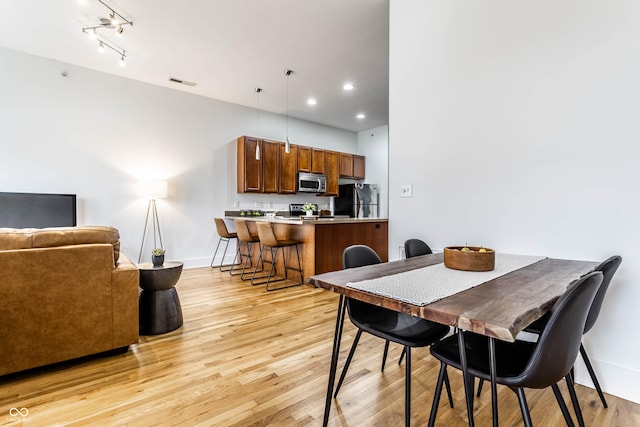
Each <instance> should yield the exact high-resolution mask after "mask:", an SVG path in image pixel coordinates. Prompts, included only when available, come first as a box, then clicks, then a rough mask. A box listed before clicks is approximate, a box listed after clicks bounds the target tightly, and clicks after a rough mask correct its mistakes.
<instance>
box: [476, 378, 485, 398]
mask: <svg viewBox="0 0 640 427" xmlns="http://www.w3.org/2000/svg"><path fill="white" fill-rule="evenodd" d="M483 384H484V380H483V379H482V378H480V381H479V382H478V392H477V393H476V397H480V393H482V385H483Z"/></svg>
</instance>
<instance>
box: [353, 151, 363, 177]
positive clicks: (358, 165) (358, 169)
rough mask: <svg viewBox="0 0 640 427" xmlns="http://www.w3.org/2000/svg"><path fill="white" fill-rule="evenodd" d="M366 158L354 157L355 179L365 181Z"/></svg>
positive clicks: (355, 155)
mask: <svg viewBox="0 0 640 427" xmlns="http://www.w3.org/2000/svg"><path fill="white" fill-rule="evenodd" d="M364 176H365V175H364V156H359V155H357V154H354V155H353V178H354V179H364Z"/></svg>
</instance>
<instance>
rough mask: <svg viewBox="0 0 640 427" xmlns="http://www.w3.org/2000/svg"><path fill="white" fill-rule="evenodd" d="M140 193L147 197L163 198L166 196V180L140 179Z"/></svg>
mask: <svg viewBox="0 0 640 427" xmlns="http://www.w3.org/2000/svg"><path fill="white" fill-rule="evenodd" d="M140 193H141V195H142V196H144V197H146V198H148V199H165V198H166V197H167V181H159V180H149V181H141V182H140Z"/></svg>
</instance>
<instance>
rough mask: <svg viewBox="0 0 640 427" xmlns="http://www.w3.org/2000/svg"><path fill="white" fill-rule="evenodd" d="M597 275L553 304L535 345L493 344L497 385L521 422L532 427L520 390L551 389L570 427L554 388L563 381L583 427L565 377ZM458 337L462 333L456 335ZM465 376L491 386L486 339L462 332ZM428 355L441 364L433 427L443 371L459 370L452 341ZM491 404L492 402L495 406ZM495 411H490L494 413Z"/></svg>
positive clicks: (573, 286) (599, 278)
mask: <svg viewBox="0 0 640 427" xmlns="http://www.w3.org/2000/svg"><path fill="white" fill-rule="evenodd" d="M602 278H603V275H602V273H601V272H593V273H589V274H587V275H584V276H583V277H581V278H580V279H579V280H577V281H576V282H575V283H573V284H571V286H569V288H568V290H567V291H566V292H565V293H564V294H563V295H562V296H560V298H559V299H558V301H557V302H556V303H555V304H554V306H553V308H552V310H551V314H550V316H549V321H548V322H547V325H546V327H545V328H544V330H543V331H542V334H541V335H540V338H539V339H538V341H537V342H536V343H531V342H527V341H518V340H516V341H515V342H513V343H508V342H504V341H499V340H494V342H495V360H496V383H497V384H503V385H506V386H509V387H510V388H511V389H512V390H514V391H515V392H516V393H517V395H518V401H519V402H520V409H521V412H522V418H523V420H524V422H525V425H526V426H530V425H531V418H530V415H529V409H528V407H527V403H526V398H525V395H524V388H546V387H549V386H551V387H552V388H553V392H554V394H555V396H556V399H557V401H558V404H559V405H560V409H561V410H562V414H563V415H564V417H565V420H566V421H567V424H569V425H572V422H571V418H570V416H569V413H568V411H567V408H566V405H565V403H564V400H563V399H562V395H561V394H560V391H559V389H558V385H557V382H558V381H559V380H561V379H562V377H564V378H565V380H566V381H567V386H568V389H569V393H570V395H571V401H572V403H573V407H574V410H575V412H576V416H577V418H578V423H579V424H580V425H581V426H583V425H584V421H583V420H582V413H581V411H580V405H579V403H578V401H577V398H576V396H575V390H574V388H573V379H572V378H571V375H570V371H571V368H572V367H573V362H574V361H575V359H576V356H577V355H578V349H579V347H580V340H581V338H582V331H583V329H584V325H585V322H586V320H587V315H588V312H589V308H590V307H591V304H592V302H593V299H594V297H595V295H596V292H597V291H598V288H599V287H600V284H601V283H602ZM459 333H462V332H459ZM464 338H465V354H466V359H467V366H468V374H469V375H470V376H472V377H478V378H481V379H483V380H485V381H491V370H490V366H491V365H490V359H489V338H488V337H485V336H481V335H476V334H471V333H468V332H464ZM430 350H431V354H432V355H433V356H434V357H435V358H436V359H438V360H440V362H441V367H440V375H439V376H438V384H437V386H436V394H435V396H434V400H433V405H432V407H431V417H430V420H429V424H430V425H433V424H434V422H435V414H436V412H437V408H438V405H437V403H438V401H439V400H440V391H439V390H441V389H442V382H443V380H444V377H443V372H446V371H445V367H446V365H449V366H453V367H455V368H458V369H462V364H461V362H460V352H459V344H458V339H457V337H448V338H445V339H443V340H441V341H439V342H436V343H435V344H433V345H432V346H431V349H430ZM495 404H496V402H494V405H495ZM494 409H495V408H494Z"/></svg>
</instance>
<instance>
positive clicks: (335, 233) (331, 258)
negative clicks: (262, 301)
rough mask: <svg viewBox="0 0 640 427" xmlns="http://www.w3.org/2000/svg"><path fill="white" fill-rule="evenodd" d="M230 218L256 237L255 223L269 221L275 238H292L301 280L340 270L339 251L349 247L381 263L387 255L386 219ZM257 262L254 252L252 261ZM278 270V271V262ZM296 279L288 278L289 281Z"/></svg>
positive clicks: (290, 260) (289, 260)
mask: <svg viewBox="0 0 640 427" xmlns="http://www.w3.org/2000/svg"><path fill="white" fill-rule="evenodd" d="M234 219H240V220H245V221H247V226H248V227H249V231H250V232H251V233H255V234H257V228H256V224H255V223H256V222H257V221H268V222H271V224H272V226H273V230H274V232H275V234H276V237H277V238H278V239H293V240H297V241H299V242H301V244H300V246H299V250H300V256H301V258H302V259H301V262H302V271H303V274H304V277H305V278H306V277H310V276H313V275H314V274H320V273H326V272H329V271H336V270H341V269H342V252H343V251H344V250H345V248H347V247H348V246H351V245H367V246H369V247H371V248H373V250H375V251H376V252H377V253H378V255H379V256H380V258H381V259H382V260H383V261H387V260H388V259H389V254H388V232H389V227H388V220H387V219H386V218H349V217H336V218H322V217H314V218H313V219H302V217H266V216H257V217H252V216H226V217H225V220H226V221H227V223H229V224H230V228H232V227H231V224H232V223H233V220H234ZM255 259H257V252H256V258H255ZM296 263H297V261H296V260H295V251H293V252H292V254H288V256H287V265H296ZM278 268H282V264H281V263H279V265H278ZM296 279H298V278H297V277H292V280H296Z"/></svg>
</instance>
